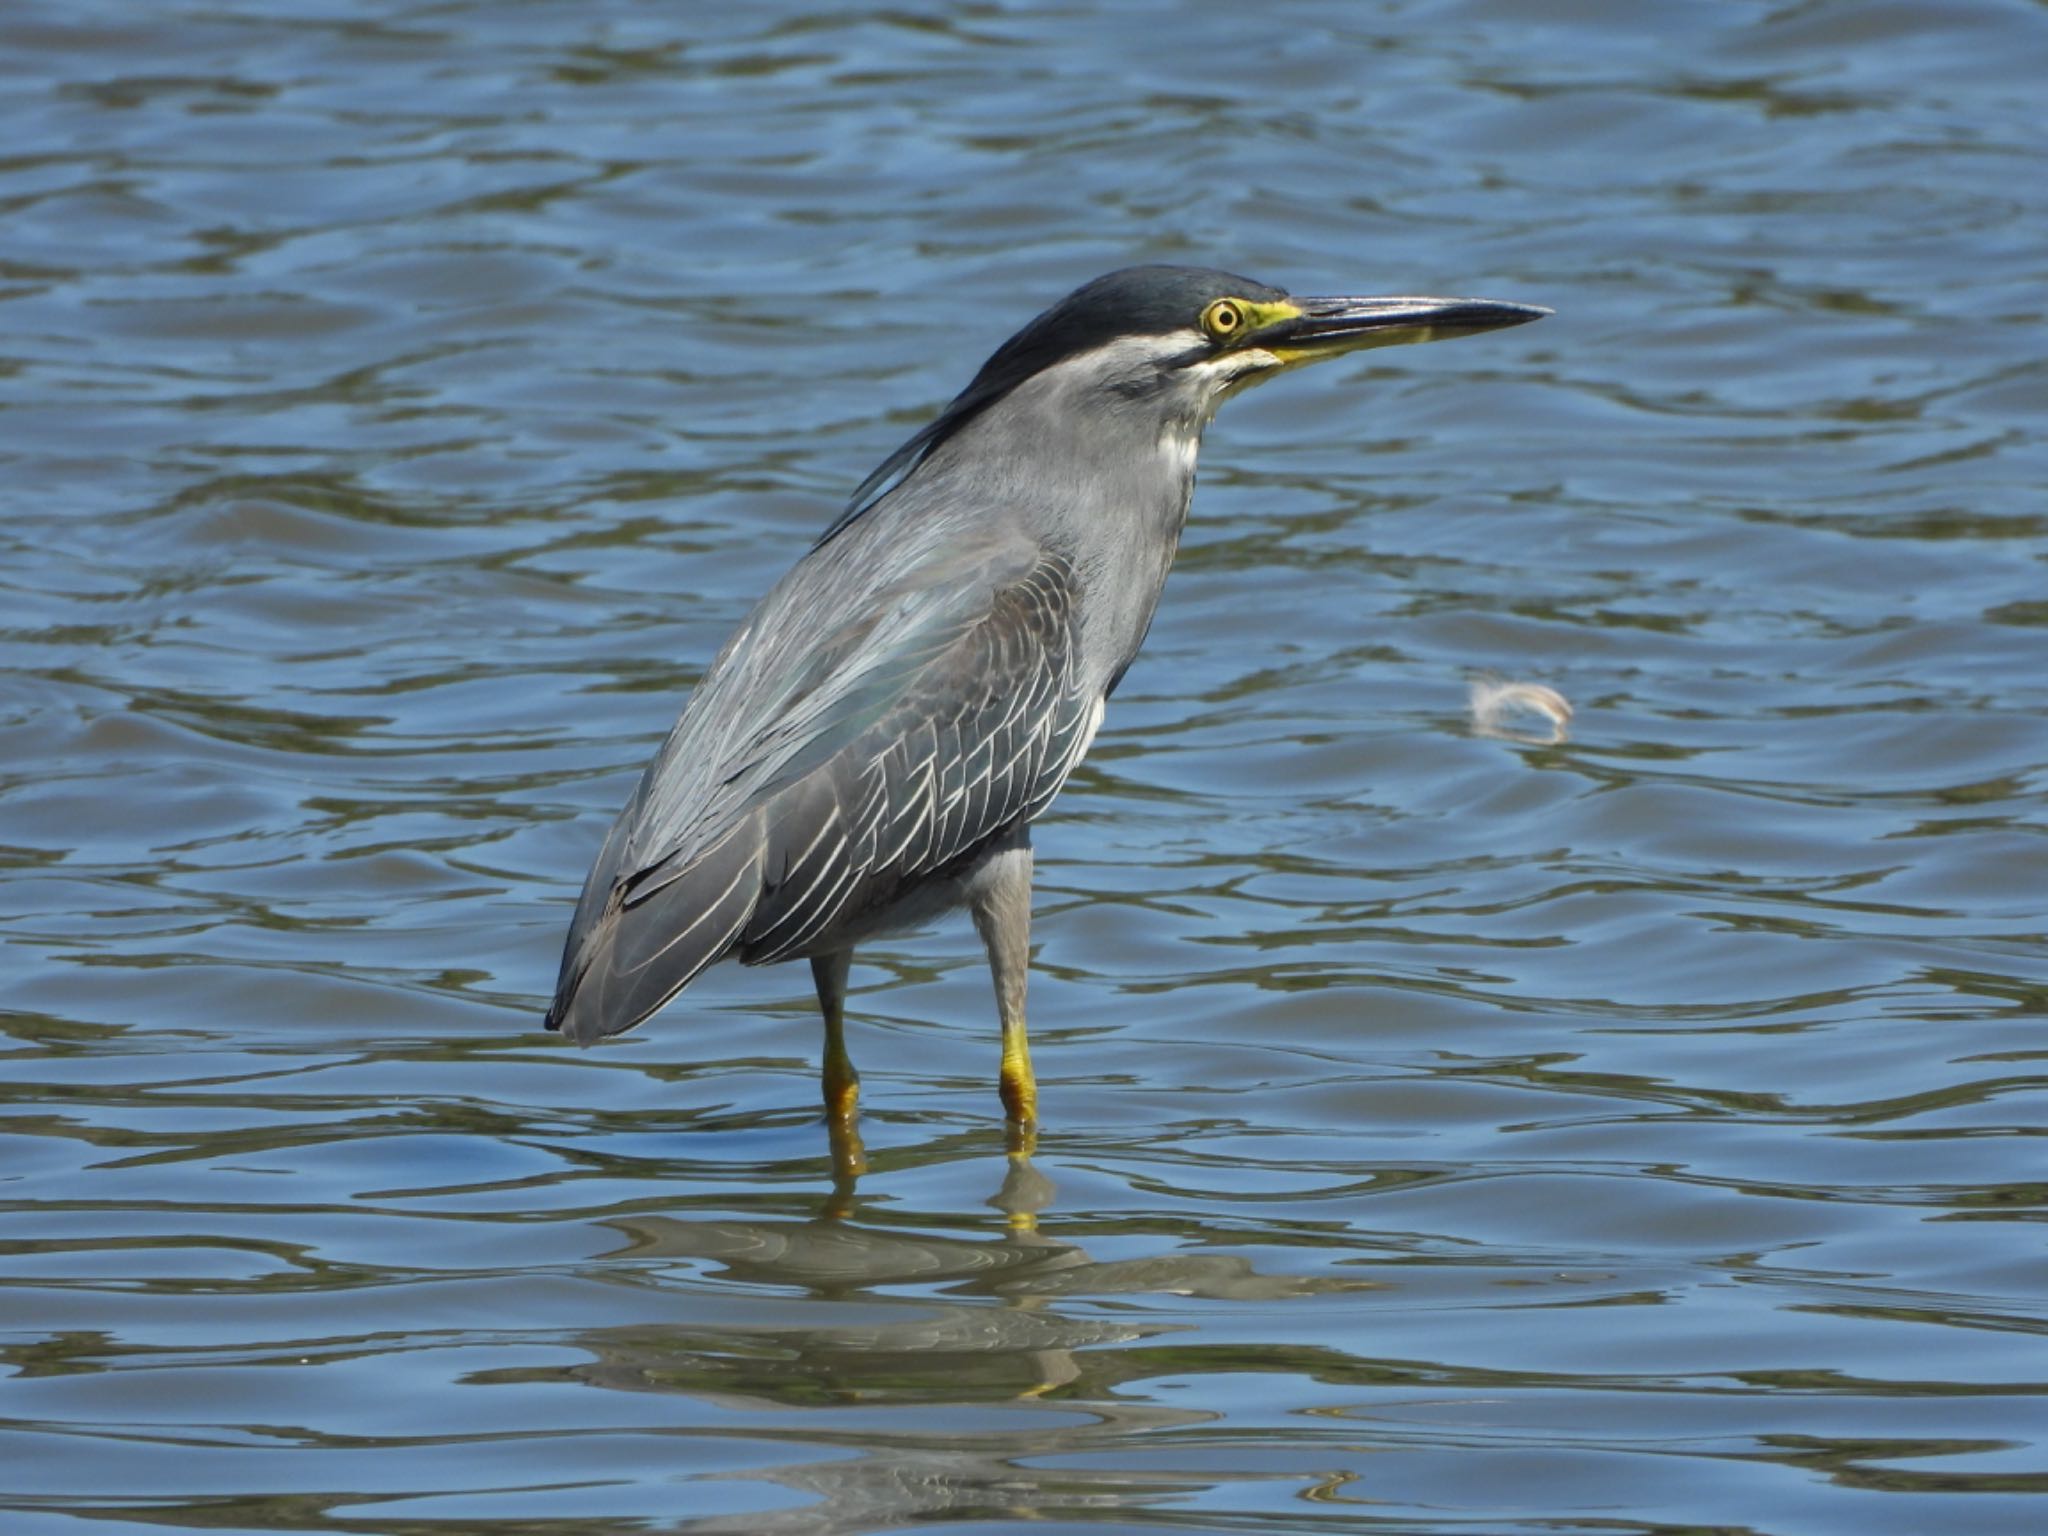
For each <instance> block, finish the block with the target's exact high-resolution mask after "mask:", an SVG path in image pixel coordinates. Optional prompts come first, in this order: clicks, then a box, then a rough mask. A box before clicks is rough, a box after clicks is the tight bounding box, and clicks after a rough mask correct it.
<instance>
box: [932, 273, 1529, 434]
mask: <svg viewBox="0 0 2048 1536" xmlns="http://www.w3.org/2000/svg"><path fill="white" fill-rule="evenodd" d="M1549 313H1550V311H1549V310H1547V309H1539V308H1537V307H1536V306H1535V305H1533V304H1507V303H1502V302H1499V301H1497V300H1493V299H1431V298H1300V297H1296V296H1295V295H1292V294H1288V293H1284V292H1282V291H1281V290H1280V289H1278V288H1269V287H1268V286H1267V285H1266V284H1264V283H1257V282H1253V281H1252V280H1251V279H1250V278H1248V277H1238V276H1235V275H1234V274H1232V273H1229V272H1218V271H1213V270H1211V269H1209V268H1206V267H1126V268H1124V269H1123V270H1122V271H1120V272H1111V273H1109V274H1108V275H1107V276H1104V277H1098V278H1096V279H1095V281H1094V282H1092V283H1088V284H1086V285H1085V286H1083V287H1081V288H1078V289H1076V290H1075V291H1074V292H1072V293H1070V294H1068V295H1067V297H1065V298H1064V299H1062V300H1060V302H1059V303H1057V304H1055V305H1054V306H1053V307H1052V308H1051V309H1049V310H1047V311H1046V312H1045V313H1044V314H1042V315H1040V316H1039V317H1038V318H1037V319H1036V320H1033V321H1032V322H1031V323H1030V324H1029V325H1027V326H1025V327H1024V329H1023V330H1021V331H1019V332H1018V333H1017V334H1016V335H1015V336H1012V337H1011V338H1010V339H1009V340H1008V341H1006V342H1004V343H1003V345H1002V346H1001V347H999V348H997V350H996V353H995V355H994V356H993V357H991V358H990V359H989V360H988V361H987V362H986V363H985V364H983V365H982V369H981V372H980V373H979V374H977V375H976V376H975V379H974V382H973V383H972V384H970V385H968V387H967V389H966V390H965V391H964V392H963V393H962V395H961V396H960V399H959V400H958V401H956V402H955V405H956V406H958V405H960V404H962V403H964V402H969V401H973V400H976V399H991V398H994V397H996V396H999V395H1001V394H1004V393H1007V392H1008V391H1009V390H1011V389H1013V388H1015V387H1016V386H1017V385H1019V384H1021V383H1023V382H1024V381H1025V380H1026V379H1029V378H1032V377H1034V376H1036V375H1039V374H1043V373H1046V372H1048V371H1051V370H1054V369H1057V370H1059V371H1060V372H1061V373H1062V374H1063V375H1066V376H1067V377H1068V378H1070V379H1071V381H1072V383H1073V385H1074V386H1075V387H1078V388H1082V389H1087V388H1097V389H1101V390H1103V391H1105V392H1107V393H1109V394H1112V395H1116V396H1121V397H1124V398H1128V399H1133V400H1153V401H1156V402H1158V403H1159V405H1160V406H1161V408H1162V409H1163V410H1167V411H1172V410H1175V409H1188V408H1192V409H1194V410H1195V411H1197V412H1198V413H1199V416H1200V418H1201V419H1204V420H1206V419H1207V417H1208V416H1209V414H1210V413H1212V412H1213V411H1214V410H1215V408H1216V406H1217V405H1218V404H1219V403H1220V402H1221V401H1222V400H1224V399H1225V398H1227V397H1228V396H1230V395H1233V394H1235V393H1236V392H1237V391H1239V390H1241V389H1243V388H1245V387H1246V386H1247V385H1250V384H1255V383H1257V382H1259V381H1260V380H1262V379H1268V378H1271V377H1273V376H1274V375H1275V374H1277V373H1281V372H1284V371H1285V370H1287V369H1290V368H1298V367H1301V366H1302V365H1304V364H1307V363H1313V362H1318V361H1320V360H1322V359H1323V358H1328V357H1339V356H1342V355H1343V354H1344V353H1347V352H1357V351H1360V350H1362V349H1364V348H1366V347H1390V346H1402V345H1405V344H1407V343H1409V342H1417V341H1441V340H1444V339H1446V338H1449V337H1452V336H1469V335H1472V334H1474V333H1476V332H1479V331H1492V330H1499V329H1500V328H1501V327H1503V326H1509V325H1524V324H1526V323H1528V322H1529V321H1531V320H1540V319H1541V318H1542V317H1543V316H1545V315H1547V314H1549Z"/></svg>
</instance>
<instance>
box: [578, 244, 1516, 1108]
mask: <svg viewBox="0 0 2048 1536" xmlns="http://www.w3.org/2000/svg"><path fill="white" fill-rule="evenodd" d="M1548 313H1549V311H1548V310H1546V309H1540V308H1537V307H1535V306H1533V305H1527V304H1505V303H1497V302H1494V301H1491V300H1485V299H1431V298H1368V299H1358V298H1294V297H1290V296H1289V295H1287V294H1285V293H1283V292H1281V291H1280V290H1279V289H1277V288H1269V287H1267V286H1266V285H1265V284H1263V283H1255V282H1252V281H1251V280H1250V279H1248V278H1242V277H1234V276H1232V275H1231V274H1229V273H1227V272H1214V271H1208V270H1205V269H1201V268H1195V267H1159V266H1155V267H1132V268H1129V269H1126V270H1124V271H1120V272H1112V273H1110V274H1109V275H1108V276H1106V277H1099V278H1097V279H1096V280H1095V281H1094V282H1092V283H1089V284H1087V285H1086V286H1085V287H1082V288H1080V289H1078V290H1077V291H1075V292H1074V293H1071V294H1069V295H1068V296H1067V297H1066V298H1064V299H1062V300H1061V301H1060V302H1059V303H1057V304H1055V305H1054V306H1053V307H1052V308H1051V309H1049V310H1047V311H1046V312H1045V313H1044V314H1042V315H1040V316H1039V317H1038V318H1037V319H1036V320H1033V321H1032V322H1031V323H1030V324H1029V325H1027V326H1025V327H1024V329H1023V330H1021V331H1019V332H1018V333H1017V334H1016V335H1015V336H1012V337H1011V338H1010V339H1009V340H1008V341H1006V342H1004V343H1003V345H1002V346H1001V347H999V348H998V349H997V350H996V353H995V355H994V356H993V357H991V358H990V359H989V360H988V361H987V362H986V363H985V364H983V365H982V368H981V371H980V372H979V373H977V374H976V375H975V376H974V381H973V382H972V383H971V384H969V385H968V386H967V388H966V389H965V390H963V391H962V392H961V393H960V394H959V396H958V397H956V398H955V399H954V400H953V402H952V403H951V404H950V405H948V406H947V407H946V408H945V410H943V411H942V412H940V413H939V415H938V417H937V419H936V420H934V421H933V422H931V424H930V425H928V426H926V427H925V428H924V429H923V430H921V431H920V432H918V433H917V434H916V435H915V436H914V437H912V438H911V439H910V440H909V441H908V442H906V443H905V444H903V446H902V447H900V448H898V449H897V450H896V451H895V452H894V453H892V454H891V455H890V456H889V457H888V458H887V459H886V460H884V461H883V463H882V464H881V466H880V467H879V468H878V469H876V470H875V472H874V473H873V474H872V475H870V476H868V478H867V480H866V481H865V482H863V484H862V485H861V486H860V488H859V489H858V490H857V491H856V492H855V493H854V495H853V499H852V500H851V501H850V502H849V503H848V504H847V507H846V510H845V511H844V512H842V513H841V514H840V516H839V517H838V519H837V520H836V521H834V522H833V523H832V525H831V526H830V527H828V528H827V529H826V530H825V531H824V533H823V534H821V535H820V536H819V538H818V541H817V543H816V544H815V545H813V546H812V548H811V550H810V552H809V553H808V554H806V555H805V556H804V557H803V558H802V559H801V560H799V561H798V562H797V563H796V566H795V567H794V569H792V570H791V571H790V572H789V574H788V575H786V576H784V577H783V578H782V580H781V581H779V582H778V583H776V585H775V587H774V588H773V590H771V591H770V592H769V593H768V595H767V596H766V597H764V598H762V599H761V601H760V602H759V603H758V604H756V605H755V607H754V610H753V612H751V613H750V614H748V615H747V617H746V619H745V621H744V622H743V623H741V625H740V627H739V630H738V632H737V633H736V634H734V635H733V636H732V638H731V639H730V640H728V641H727V642H726V643H725V647H724V649H723V650H721V651H720V652H719V653H718V656H717V658H716V659H715V660H714V661H713V662H712V663H711V666H710V669H709V670H708V671H706V672H705V674H704V677H703V680H702V681H701V682H699V683H698V685H697V688H696V690H695V692H694V693H692V695H691V696H690V701H689V703H688V705H687V706H686V707H685V708H684V710H683V713H682V717H681V718H680V719H679V720H677V721H676V724H675V728H674V729H673V730H672V731H671V732H670V733H669V737H668V740H667V741H666V743H664V744H663V746H662V749H661V751H660V752H659V753H658V754H657V755H656V757H655V759H654V761H653V762H652V763H651V764H649V765H648V768H647V772H646V774H645V775H644V776H643V777H642V778H641V780H640V785H639V788H638V789H637V790H635V791H634V793H633V797H632V799H631V800H630V801H629V802H628V803H627V805H626V808H625V810H624V811H623V812H621V813H620V815H619V818H618V820H617V821H616V822H615V823H614V824H613V826H612V829H611V832H610V834H609V835H608V836H607V837H606V838H605V841H604V847H603V849H602V851H600V852H599V854H598V856H597V861H596V863H595V864H593V865H592V866H591V870H590V876H589V879H588V880H587V881H586V882H585V883H584V887H583V895H582V899H581V900H580V901H579V902H578V904H577V907H576V916H575V919H574V921H573V922H572V923H571V924H570V927H569V936H568V942H567V945H566V947H565V949H564V951H563V955H562V970H561V979H560V981H559V983H558V984H557V987H556V991H555V998H554V1004H553V1006H552V1007H551V1008H550V1009H549V1010H548V1015H547V1027H548V1028H549V1029H555V1030H560V1031H561V1032H562V1033H563V1034H565V1035H568V1036H569V1037H571V1038H572V1039H575V1040H577V1041H580V1042H584V1043H588V1042H590V1041H592V1040H596V1039H598V1038H600V1037H602V1036H605V1035H613V1034H617V1033H618V1032H619V1031H621V1030H624V1029H630V1028H632V1027H633V1026H634V1025H635V1024H637V1023H639V1022H640V1021H641V1020H642V1019H644V1018H646V1017H647V1016H648V1015H649V1014H651V1013H653V1012H654V1011H655V1010H656V1009H658V1008H660V1007H661V1006H662V1005H663V1004H664V1003H666V1002H667V1001H668V1000H669V999H670V998H672V997H674V996H675V995H676V993H677V992H678V991H680V990H681V989H682V988H683V987H685V986H687V985H688V984H689V982H690V980H691V979H692V978H693V977H695V976H696V975H697V973H698V972H700V971H702V970H703V969H704V968H705V967H706V966H708V965H710V964H711V963H712V962H713V961H715V960H719V959H722V958H724V957H725V956H728V955H737V956H738V957H739V958H740V959H741V960H742V961H743V962H745V963H746V964H749V965H762V964H766V963H767V962H769V961H773V960H790V959H794V958H796V957H798V956H803V957H805V958H807V959H809V960H810V962H811V972H812V976H813V978H814V980H815V981H816V983H817V991H818V1003H819V1006H820V1007H821V1008H822V1009H823V1011H824V1016H825V1052H824V1091H825V1105H826V1111H827V1114H828V1116H829V1117H830V1118H831V1120H832V1122H833V1123H834V1125H835V1126H837V1127H839V1128H840V1129H841V1130H842V1132H844V1133H845V1134H847V1135H850V1134H851V1131H850V1127H851V1123H852V1117H853V1111H854V1103H855V1100H856V1097H857V1096H858V1093H859V1078H858V1076H857V1074H856V1073H855V1071H854V1069H853V1063H852V1061H851V1060H850V1059H849V1057H848V1055H847V1051H846V1044H845V1039H844V1036H843V1025H844V1018H843V1015H844V1009H845V1002H846V978H847V967H848V965H849V963H850V961H851V959H852V955H853V951H854V947H855V946H856V945H858V944H860V943H862V942H863V941H864V940H867V939H870V938H872V937H875V936H876V935H878V934H884V933H891V932H897V931H900V930H903V929H906V928H913V927H916V926H918V925H919V924H921V923H923V922H925V921H927V920H928V919H930V918H931V917H933V916H934V915H936V914H938V913H940V912H942V911H946V910H948V909H951V908H954V907H959V906H965V907H966V908H967V909H968V910H969V912H971V913H972V914H973V918H974V925H975V927H976V929H977V930H978V931H979V932H980V935H981V939H982V942H983V943H984V944H985V945H986V946H987V948H988V959H989V966H990V969H991V970H992V971H993V973H994V978H995V994H996V1008H997V1012H998V1014H999V1016H1000V1018H1001V1022H1002V1068H1001V1089H1002V1099H1003V1105H1004V1108H1005V1109H1006V1110H1007V1111H1008V1115H1009V1119H1010V1121H1011V1122H1012V1124H1013V1126H1016V1127H1020V1128H1024V1127H1029V1126H1030V1125H1031V1124H1032V1123H1033V1122H1034V1121H1035V1120H1036V1118H1037V1087H1036V1084H1035V1082H1034V1081H1033V1078H1032V1074H1031V1057H1030V1052H1029V1048H1028V1046H1027V1044H1026V1041H1025V1033H1024V987H1025V980H1026V968H1027V965H1028V961H1029V954H1028V950H1029V941H1030V929H1031V822H1032V820H1033V819H1034V818H1035V817H1037V816H1038V815H1039V814H1041V813H1042V812H1043V811H1044V810H1045V808H1046V807H1047V806H1049V805H1050V804H1051V803H1052V800H1053V797H1054V796H1055V795H1057V794H1058V793H1059V790H1060V786H1061V785H1062V784H1064V783H1065V782H1066V780H1067V776H1068V775H1069V774H1071V773H1072V772H1073V771H1074V768H1075V765H1077V764H1078V763H1079V762H1080V761H1081V758H1082V756H1083V754H1085V753H1086V752H1087V750H1088V744H1089V743H1090V742H1091V741H1092V740H1093V739H1094V737H1095V731H1096V728H1097V727H1098V726H1099V725H1100V724H1101V723H1102V711H1103V706H1104V704H1105V702H1106V701H1107V700H1108V698H1109V696H1110V694H1111V693H1113V692H1114V691H1115V689H1116V685H1117V683H1118V681H1119V680H1120V679H1121V678H1122V677H1123V675H1124V670H1125V668H1127V667H1129V666H1130V664H1131V661H1132V659H1133V658H1134V657H1135V656H1136V655H1137V654H1138V647H1139V645H1140V644H1141V643H1142V642H1143V641H1144V638H1145V631H1146V628H1147V626H1149V625H1150V623H1151V621H1152V613H1153V609H1154V608H1155V607H1156V606H1157V605H1158V602H1159V594H1160V589H1161V587H1162V586H1163V585H1164V583H1165V581H1166V573H1167V570H1168V568H1169V567H1170V566H1171V565H1172V564H1173V557H1174V551H1175V550H1176V548H1177V547H1178V545H1179V543H1180V535H1181V528H1182V526H1183V524H1184V523H1185V522H1186V520H1187V513H1188V501H1189V498H1190V496H1191V495H1192V494H1193V491H1194V484H1195V454H1196V450H1197V448H1198V447H1199V446H1200V444H1201V439H1202V429H1203V428H1204V427H1205V426H1207V425H1208V423H1209V419H1210V417H1211V416H1213V415H1214V414H1215V411H1216V408H1217V406H1218V405H1219V404H1221V403H1222V402H1223V400H1225V399H1226V398H1228V397H1229V396H1230V395H1232V394H1235V393H1236V392H1237V391H1239V390H1241V389H1244V388H1246V387H1247V386H1248V385H1251V384H1256V383H1258V382H1260V381H1261V380H1264V379H1268V378H1271V377H1272V376H1273V375H1275V374H1277V373H1280V372H1283V371H1284V370H1286V369H1288V368H1292V367H1295V366H1296V365H1298V364H1302V363H1309V362H1314V361H1316V360H1317V359H1320V358H1326V357H1336V356H1339V355H1341V354H1343V353H1346V352H1351V351H1355V350H1357V349H1359V348H1363V347H1373V346H1386V345H1390V344H1395V343H1402V342H1417V341H1435V340H1438V339H1440V338H1444V337H1450V336H1464V335H1468V334H1471V333H1473V332H1477V331H1490V330H1497V329H1499V328H1501V327H1503V326H1510V325H1521V324H1523V323H1524V322H1526V321H1530V320H1535V319H1539V318H1541V317H1542V316H1544V315H1546V314H1548ZM856 1145H857V1143H856Z"/></svg>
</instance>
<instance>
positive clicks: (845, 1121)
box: [825, 1113, 868, 1193]
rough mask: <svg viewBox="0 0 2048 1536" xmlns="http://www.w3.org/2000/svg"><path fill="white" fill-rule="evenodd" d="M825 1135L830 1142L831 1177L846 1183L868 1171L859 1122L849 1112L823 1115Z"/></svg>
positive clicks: (866, 1151)
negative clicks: (841, 1114) (843, 1114)
mask: <svg viewBox="0 0 2048 1536" xmlns="http://www.w3.org/2000/svg"><path fill="white" fill-rule="evenodd" d="M825 1135H826V1137H827V1138H828V1139H829V1140H830V1141H831V1144H832V1177H833V1179H834V1181H836V1182H837V1183H840V1184H844V1185H848V1186H849V1190H848V1192H849V1193H851V1189H850V1186H851V1184H852V1182H853V1181H854V1180H855V1179H857V1178H859V1177H860V1176H861V1175H862V1174H864V1173H866V1172H867V1171H868V1149H867V1148H866V1146H864V1145H863V1144H862V1142H861V1139H860V1122H859V1121H857V1120H855V1119H854V1117H853V1116H852V1115H851V1114H850V1113H849V1114H847V1115H846V1116H844V1117H843V1118H842V1117H841V1116H839V1115H827V1116H826V1117H825Z"/></svg>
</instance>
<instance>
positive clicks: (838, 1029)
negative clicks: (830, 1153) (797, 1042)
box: [811, 949, 860, 1122]
mask: <svg viewBox="0 0 2048 1536" xmlns="http://www.w3.org/2000/svg"><path fill="white" fill-rule="evenodd" d="M852 966H853V951H852V950H850V949H842V950H838V951H835V952H834V953H832V954H829V955H813V956H812V957H811V980H812V981H813V982H815V983H817V987H818V1008H819V1011H820V1012H822V1013H823V1014H824V1015H825V1071H824V1080H825V1113H826V1115H827V1116H828V1117H830V1118H831V1119H833V1120H838V1121H842V1122H850V1121H851V1120H852V1119H853V1113H854V1106H855V1105H857V1104H858V1103H859V1102H860V1074H859V1073H858V1072H856V1071H854V1069H853V1058H852V1057H851V1056H849V1055H847V1054H846V973H847V972H848V971H849V970H850V969H851V968H852Z"/></svg>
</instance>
